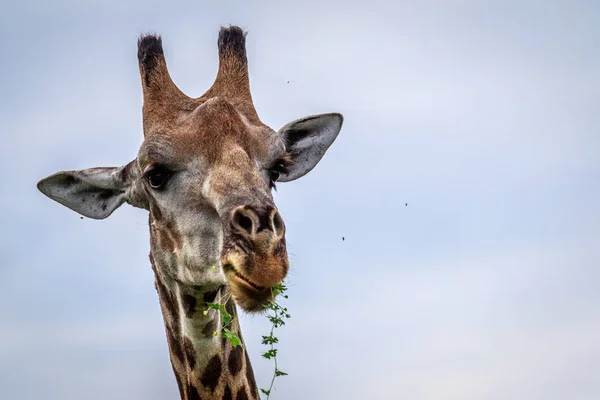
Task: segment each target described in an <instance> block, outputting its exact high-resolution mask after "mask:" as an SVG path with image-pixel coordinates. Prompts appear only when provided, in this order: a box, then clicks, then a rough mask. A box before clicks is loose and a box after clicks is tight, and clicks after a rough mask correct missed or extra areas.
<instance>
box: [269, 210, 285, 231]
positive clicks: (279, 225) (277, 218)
mask: <svg viewBox="0 0 600 400" xmlns="http://www.w3.org/2000/svg"><path fill="white" fill-rule="evenodd" d="M272 220H273V228H274V229H273V231H274V232H275V234H276V235H278V236H282V235H283V234H284V233H285V224H284V223H283V218H281V214H279V211H277V210H275V212H274V213H273V216H272Z"/></svg>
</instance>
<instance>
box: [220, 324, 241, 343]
mask: <svg viewBox="0 0 600 400" xmlns="http://www.w3.org/2000/svg"><path fill="white" fill-rule="evenodd" d="M223 337H224V338H225V339H227V340H228V341H229V343H231V345H232V346H233V347H238V346H242V340H241V339H240V337H239V336H238V334H237V333H235V332H231V331H230V330H229V329H227V328H225V329H223Z"/></svg>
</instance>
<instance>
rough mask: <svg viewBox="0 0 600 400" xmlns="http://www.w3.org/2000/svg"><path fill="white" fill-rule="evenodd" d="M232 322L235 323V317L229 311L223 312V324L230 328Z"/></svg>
mask: <svg viewBox="0 0 600 400" xmlns="http://www.w3.org/2000/svg"><path fill="white" fill-rule="evenodd" d="M231 321H233V317H232V316H231V314H229V313H228V312H227V311H225V312H223V311H221V323H222V324H223V326H228V325H229V324H230V323H231Z"/></svg>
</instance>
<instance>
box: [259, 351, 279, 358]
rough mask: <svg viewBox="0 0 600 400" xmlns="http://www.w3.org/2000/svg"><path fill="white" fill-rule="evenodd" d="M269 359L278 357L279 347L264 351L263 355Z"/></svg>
mask: <svg viewBox="0 0 600 400" xmlns="http://www.w3.org/2000/svg"><path fill="white" fill-rule="evenodd" d="M262 356H263V357H264V358H266V359H267V360H270V359H271V358H273V357H277V349H271V350H268V351H266V352H264V353H263V355H262Z"/></svg>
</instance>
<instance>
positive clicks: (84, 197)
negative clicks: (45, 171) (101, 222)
mask: <svg viewBox="0 0 600 400" xmlns="http://www.w3.org/2000/svg"><path fill="white" fill-rule="evenodd" d="M134 167H135V164H134V162H133V161H132V162H130V163H129V164H127V165H125V166H123V167H105V168H89V169H83V170H80V171H62V172H58V173H56V174H53V175H50V176H48V177H47V178H44V179H42V180H41V181H39V182H38V184H37V187H38V189H39V190H40V191H41V192H42V193H44V194H45V195H46V196H48V197H50V198H51V199H52V200H54V201H57V202H59V203H60V204H62V205H64V206H66V207H68V208H70V209H71V210H73V211H76V212H78V213H79V214H81V215H84V216H86V217H88V218H94V219H104V218H106V217H108V216H109V215H110V214H112V212H113V211H115V210H116V209H117V208H119V206H120V205H121V204H123V203H124V202H125V201H127V200H128V199H127V192H128V189H129V188H130V187H131V183H132V181H133V179H132V177H133V173H134V172H133V168H134Z"/></svg>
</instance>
